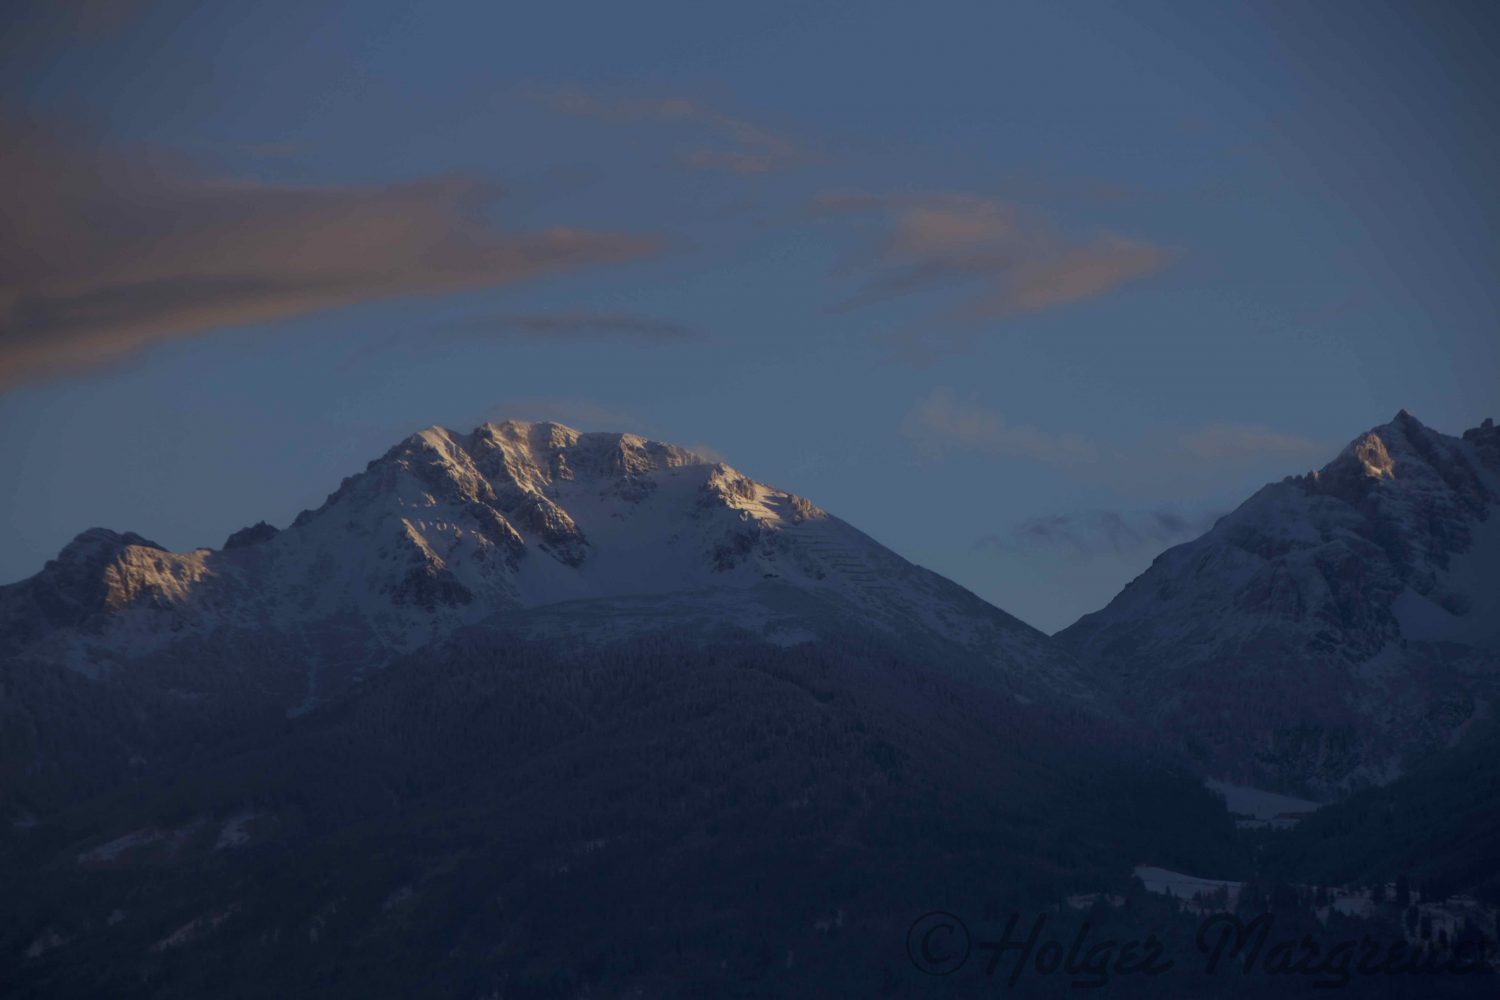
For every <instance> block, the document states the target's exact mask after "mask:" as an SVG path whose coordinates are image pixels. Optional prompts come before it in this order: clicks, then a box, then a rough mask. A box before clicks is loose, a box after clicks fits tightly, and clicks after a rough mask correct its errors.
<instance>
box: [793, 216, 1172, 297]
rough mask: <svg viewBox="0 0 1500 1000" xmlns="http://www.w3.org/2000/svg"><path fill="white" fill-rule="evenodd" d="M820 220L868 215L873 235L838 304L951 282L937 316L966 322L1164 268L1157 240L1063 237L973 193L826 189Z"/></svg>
mask: <svg viewBox="0 0 1500 1000" xmlns="http://www.w3.org/2000/svg"><path fill="white" fill-rule="evenodd" d="M814 211H815V213H816V214H817V215H820V216H823V217H848V218H855V219H862V220H865V221H866V222H867V223H868V221H869V220H874V227H875V229H876V234H875V235H874V237H873V238H869V239H867V244H866V246H865V248H864V250H863V251H862V253H861V254H860V256H859V258H858V260H857V261H856V266H855V268H854V270H856V271H858V272H860V273H861V274H862V275H863V278H862V281H861V285H860V287H859V288H858V289H857V290H856V291H855V292H854V293H853V294H852V295H851V296H849V297H848V298H847V299H846V300H845V301H844V302H843V303H842V307H844V308H857V307H860V306H864V305H868V304H870V303H872V302H877V301H881V300H884V299H889V298H893V297H896V296H903V295H910V294H913V293H916V292H926V291H930V290H933V289H938V288H945V287H946V288H961V289H963V290H964V293H963V294H961V295H960V296H958V298H957V301H956V304H954V305H953V306H952V307H951V308H949V309H948V311H947V312H946V314H945V315H944V316H943V320H944V321H945V322H947V323H949V324H957V325H970V326H971V325H973V324H976V323H980V322H984V321H989V320H994V319H1000V318H1005V317H1009V316H1015V315H1019V314H1023V313H1030V312H1037V311H1040V310H1043V309H1050V308H1054V307H1057V306H1062V305H1067V304H1069V303H1073V302H1080V301H1083V300H1085V299H1091V298H1096V297H1098V296H1101V295H1104V294H1107V293H1108V292H1111V291H1113V290H1114V289H1116V288H1118V287H1120V286H1121V285H1123V284H1125V283H1127V282H1129V281H1133V280H1136V279H1138V278H1142V277H1145V276H1147V275H1150V274H1153V273H1155V272H1157V271H1159V270H1161V269H1162V268H1163V267H1165V266H1166V265H1167V263H1168V261H1169V260H1170V254H1169V253H1168V252H1167V251H1166V250H1164V249H1162V248H1161V247H1158V246H1155V245H1154V244H1151V243H1148V242H1145V241H1143V240H1139V239H1134V238H1131V237H1127V236H1122V235H1120V234H1118V233H1111V232H1098V233H1094V234H1092V235H1089V236H1075V235H1071V234H1066V233H1064V232H1063V231H1062V230H1060V229H1059V228H1058V227H1057V226H1056V225H1054V224H1053V223H1052V222H1051V221H1050V220H1049V219H1047V218H1046V217H1045V216H1043V215H1041V214H1039V213H1037V212H1035V211H1033V210H1028V209H1023V208H1022V207H1020V206H1018V205H1015V204H1012V203H1009V202H1005V201H1000V200H998V199H994V198H986V197H982V196H979V195H973V194H961V193H960V194H917V195H894V196H890V195H871V194H866V193H862V192H831V193H826V194H824V195H822V196H820V197H819V198H818V199H816V201H815V202H814Z"/></svg>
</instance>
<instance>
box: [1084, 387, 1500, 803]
mask: <svg viewBox="0 0 1500 1000" xmlns="http://www.w3.org/2000/svg"><path fill="white" fill-rule="evenodd" d="M1497 514H1500V434H1497V432H1496V429H1495V427H1494V425H1493V423H1492V422H1491V421H1486V422H1485V423H1484V424H1483V425H1481V426H1480V427H1477V428H1474V429H1472V430H1470V431H1468V432H1466V433H1465V434H1464V435H1463V437H1462V438H1456V437H1451V436H1448V435H1445V434H1441V433H1438V432H1436V431H1433V430H1431V429H1430V428H1428V427H1425V426H1424V425H1423V424H1422V423H1421V422H1420V421H1418V420H1417V419H1416V417H1414V416H1412V415H1411V414H1410V413H1408V412H1407V411H1405V410H1402V411H1401V412H1400V413H1398V414H1397V415H1396V417H1395V418H1394V419H1393V420H1391V421H1390V422H1389V423H1386V424H1383V425H1381V426H1379V427H1375V428H1372V429H1371V430H1370V431H1368V432H1366V433H1364V434H1361V435H1359V436H1358V437H1356V438H1355V439H1354V440H1353V441H1352V442H1350V444H1349V445H1348V446H1347V447H1345V448H1344V449H1343V450H1342V451H1341V452H1340V453H1339V455H1338V456H1337V457H1335V458H1334V459H1333V461H1331V462H1329V463H1328V464H1327V465H1325V466H1323V467H1322V468H1321V469H1319V470H1317V471H1316V472H1312V473H1309V474H1307V475H1302V476H1291V477H1288V478H1287V479H1285V480H1283V481H1282V482H1279V483H1273V484H1271V485H1268V486H1266V487H1264V488H1262V489H1261V490H1260V491H1259V492H1257V493H1256V494H1255V495H1254V496H1252V497H1251V498H1250V499H1249V500H1247V501H1246V502H1245V503H1244V504H1242V505H1241V506H1240V507H1239V508H1238V509H1236V510H1235V511H1233V512H1232V513H1230V514H1228V515H1226V516H1225V517H1223V518H1221V519H1220V520H1219V521H1218V523H1217V524H1215V526H1214V527H1213V528H1212V530H1210V531H1209V532H1208V533H1207V534H1205V535H1203V536H1202V537H1200V538H1198V539H1195V540H1194V541H1191V542H1188V543H1186V544H1184V545H1179V546H1177V547H1175V548H1172V549H1169V550H1168V551H1166V552H1164V553H1163V554H1162V555H1161V556H1159V557H1158V558H1157V559H1156V561H1155V562H1154V563H1153V564H1152V566H1151V568H1150V569H1148V570H1147V571H1146V572H1145V573H1143V574H1142V575H1141V576H1140V577H1138V578H1137V579H1135V580H1134V581H1132V582H1131V583H1130V584H1129V585H1128V586H1127V587H1126V588H1125V589H1124V590H1123V591H1121V593H1120V594H1119V595H1118V596H1117V597H1116V598H1115V599H1114V600H1113V601H1112V602H1110V604H1109V605H1108V606H1107V607H1106V608H1104V609H1102V610H1100V611H1098V612H1095V613H1093V614H1090V615H1086V616H1084V617H1083V618H1082V619H1080V620H1079V621H1078V622H1077V623H1075V624H1074V625H1072V626H1070V627H1069V628H1067V629H1065V630H1063V632H1061V633H1059V638H1060V639H1061V640H1062V641H1063V642H1064V643H1065V644H1066V645H1068V646H1069V647H1070V648H1071V649H1073V650H1074V651H1075V652H1076V653H1077V654H1078V655H1079V656H1080V658H1082V659H1083V660H1084V661H1085V662H1086V663H1087V664H1089V665H1091V666H1092V668H1093V669H1094V670H1095V671H1097V676H1098V677H1099V678H1100V680H1101V682H1102V683H1106V684H1110V685H1112V686H1114V687H1115V688H1116V690H1117V692H1118V693H1119V696H1120V697H1121V698H1122V699H1124V700H1125V701H1127V702H1129V703H1131V704H1132V705H1133V706H1134V710H1135V711H1137V712H1139V713H1140V714H1142V715H1144V716H1147V717H1149V718H1150V719H1151V721H1152V722H1153V723H1154V724H1157V725H1162V726H1165V727H1167V728H1169V729H1176V730H1179V731H1180V732H1181V734H1182V735H1183V737H1184V739H1186V740H1187V741H1188V743H1189V745H1190V747H1191V748H1192V749H1193V751H1194V752H1195V753H1197V754H1198V755H1199V756H1200V757H1202V758H1203V759H1204V760H1205V762H1206V763H1207V766H1209V767H1210V769H1214V770H1217V771H1218V772H1220V774H1221V775H1222V776H1224V777H1228V778H1232V779H1240V780H1244V781H1247V782H1250V783H1255V782H1261V783H1263V784H1271V785H1277V786H1280V787H1284V788H1288V789H1298V788H1300V789H1303V790H1311V791H1314V792H1319V793H1328V792H1333V791H1337V790H1339V789H1343V788H1347V787H1351V786H1354V785H1358V784H1362V783H1368V782H1371V781H1379V780H1384V779H1385V778H1388V777H1390V776H1393V775H1394V774H1396V773H1398V772H1399V771H1400V770H1401V768H1402V767H1403V766H1405V765H1406V764H1408V763H1409V762H1410V761H1411V760H1412V759H1414V758H1415V757H1416V756H1420V754H1421V753H1423V752H1425V751H1427V750H1430V749H1432V748H1434V747H1436V746H1440V745H1442V744H1444V743H1445V742H1446V741H1447V740H1449V739H1450V738H1452V736H1453V734H1454V733H1455V732H1457V731H1459V730H1460V729H1461V727H1462V726H1463V725H1465V724H1466V723H1467V721H1468V720H1470V719H1473V718H1476V717H1478V716H1479V715H1482V714H1484V713H1486V712H1488V711H1490V708H1489V707H1488V706H1489V703H1490V701H1491V700H1492V699H1493V698H1494V697H1496V694H1497V692H1496V686H1497V681H1500V658H1497V653H1500V632H1497V631H1496V628H1495V626H1494V625H1493V623H1494V622H1495V621H1496V620H1497V618H1496V616H1497V615H1500V577H1497V575H1496V574H1497V572H1500V516H1497Z"/></svg>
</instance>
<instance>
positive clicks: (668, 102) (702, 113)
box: [545, 88, 810, 174]
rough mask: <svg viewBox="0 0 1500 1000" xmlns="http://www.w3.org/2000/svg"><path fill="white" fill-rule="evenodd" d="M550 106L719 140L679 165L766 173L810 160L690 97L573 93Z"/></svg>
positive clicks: (787, 143)
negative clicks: (680, 127)
mask: <svg viewBox="0 0 1500 1000" xmlns="http://www.w3.org/2000/svg"><path fill="white" fill-rule="evenodd" d="M545 101H546V103H547V105H548V106H549V107H550V108H552V110H554V111H557V112H560V113H562V114H566V115H575V116H578V117H582V118H596V119H599V120H601V121H616V122H642V121H656V122H676V123H681V124H687V125H694V126H697V127H698V128H699V130H700V131H701V132H703V133H705V134H706V135H708V136H713V137H716V138H717V140H718V142H717V143H716V144H715V145H710V146H701V147H697V148H693V149H687V150H684V151H682V152H681V153H680V154H679V156H678V161H679V162H680V163H682V164H683V165H684V166H688V167H696V168H700V169H708V170H728V171H732V172H734V173H737V174H763V173H769V172H771V171H773V170H783V169H786V168H787V167H792V166H796V165H797V164H799V163H803V162H806V161H807V160H808V159H810V156H809V154H808V153H807V151H806V150H804V149H803V148H802V147H801V146H799V145H798V144H797V143H795V142H793V141H792V140H791V139H788V138H787V137H786V136H783V135H780V134H778V133H776V132H772V131H770V130H769V129H765V128H762V127H761V126H759V125H756V124H754V123H752V122H748V121H746V120H744V119H743V118H735V117H734V116H732V115H727V114H724V113H723V112H720V111H716V110H714V109H713V108H710V107H708V106H706V105H704V104H702V103H700V102H698V101H692V100H688V99H687V98H682V97H669V98H655V99H646V100H619V101H604V100H601V99H599V98H598V97H595V96H594V95H592V94H590V93H588V92H587V91H584V90H579V89H577V88H572V89H568V90H564V91H561V92H559V93H555V94H550V95H547V97H546V98H545Z"/></svg>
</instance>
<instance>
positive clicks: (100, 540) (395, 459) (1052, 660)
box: [0, 422, 1090, 808]
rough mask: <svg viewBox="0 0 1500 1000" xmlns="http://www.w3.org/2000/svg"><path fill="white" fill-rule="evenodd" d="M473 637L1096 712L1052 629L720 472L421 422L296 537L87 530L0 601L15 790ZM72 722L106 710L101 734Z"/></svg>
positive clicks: (6, 781) (6, 778)
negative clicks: (166, 538) (79, 730)
mask: <svg viewBox="0 0 1500 1000" xmlns="http://www.w3.org/2000/svg"><path fill="white" fill-rule="evenodd" d="M480 625H484V626H486V627H489V628H494V629H501V630H504V631H505V632H507V633H509V634H511V635H513V636H514V637H516V638H517V639H528V640H545V641H547V642H550V643H552V644H554V645H567V644H572V645H575V646H578V647H579V648H588V647H590V646H592V645H596V644H598V643H601V642H609V641H618V640H622V639H625V638H628V637H630V636H635V635H641V634H647V633H651V632H654V631H660V630H664V629H670V630H672V632H673V633H674V634H675V635H677V636H678V637H679V638H680V637H683V636H686V635H698V636H701V637H703V638H705V639H707V638H709V637H712V636H716V635H722V634H723V633H724V632H725V630H733V631H735V632H737V633H741V634H744V635H748V636H751V637H754V639H755V641H759V642H765V643H769V644H774V645H782V646H786V645H791V644H796V643H799V642H804V641H808V640H812V639H815V638H819V637H822V638H825V639H826V638H829V637H831V636H834V635H839V634H844V633H851V632H852V633H859V634H876V635H883V636H886V637H887V641H888V642H889V643H891V644H893V645H900V646H905V647H907V648H915V649H921V650H922V651H923V652H922V655H923V656H924V658H926V659H927V660H928V662H929V663H930V664H931V665H932V666H933V667H934V669H942V670H947V671H949V672H952V673H954V674H956V675H962V676H964V677H966V678H968V679H971V680H974V681H976V682H978V683H980V684H982V685H984V686H986V687H989V688H991V689H994V690H997V691H1000V692H1002V693H1004V694H1006V695H1007V696H1009V697H1013V698H1016V699H1020V700H1023V701H1032V700H1043V701H1046V700H1057V699H1063V700H1068V701H1071V702H1075V703H1079V704H1085V703H1088V702H1089V701H1090V696H1089V695H1088V693H1087V692H1086V691H1085V690H1084V689H1083V688H1082V686H1081V685H1080V684H1079V682H1078V677H1077V670H1076V666H1075V664H1074V663H1073V661H1072V659H1071V657H1069V656H1068V655H1067V654H1065V653H1063V652H1062V651H1061V650H1060V649H1058V648H1057V647H1056V646H1055V645H1054V644H1053V643H1051V642H1050V640H1049V639H1048V638H1047V637H1046V636H1045V635H1043V634H1042V633H1040V632H1038V631H1036V630H1035V629H1032V628H1031V627H1029V626H1027V625H1025V624H1023V623H1022V622H1020V621H1018V620H1016V619H1015V618H1012V617H1011V616H1009V615H1007V614H1005V613H1004V612H1002V611H1000V610H998V609H996V608H994V607H993V606H991V605H989V604H987V603H986V602H984V601H982V600H980V599H979V598H977V597H975V596H974V595H973V594H971V593H969V592H968V591H966V590H964V589H962V588H961V587H958V586H957V585H955V584H953V583H951V582H949V581H947V580H945V579H944V578H942V577H940V576H938V575H937V574H935V573H931V572H929V571H927V570H924V569H921V568H920V567H917V566H914V565H912V564H911V563H908V562H907V561H906V560H904V559H902V558H900V557H899V556H897V555H895V554H894V553H892V552H891V551H889V550H888V549H886V548H884V547H883V546H881V545H879V544H878V543H876V542H875V541H873V540H872V539H870V538H869V537H868V536H866V535H864V534H863V533H861V532H859V531H857V530H856V529H854V528H852V527H851V526H849V525H848V524H846V523H844V522H843V521H841V520H839V519H838V518H835V517H832V516H830V515H829V514H827V513H825V512H824V511H822V510H820V509H819V508H817V507H815V506H814V505H812V504H811V503H809V502H808V501H806V500H804V499H802V498H800V497H797V496H794V495H792V494H790V493H787V492H785V491H782V490H778V489H775V488H772V487H770V486H766V485H764V484H761V483H757V482H755V481H753V480H751V479H749V478H747V477H745V476H744V475H741V474H740V473H738V472H736V471H735V470H734V469H732V468H730V467H729V466H727V465H724V464H722V463H720V462H714V461H710V460H707V459H704V458H702V457H700V456H698V455H696V454H694V453H692V452H690V451H687V450H684V449H682V448H677V447H674V446H672V445H667V444H661V443H657V442H654V441H647V440H645V439H642V438H640V437H636V436H634V435H630V434H580V433H579V432H577V431H575V430H572V429H570V428H567V427H563V426H561V425H559V424H553V423H536V424H530V423H520V422H506V423H501V424H485V425H483V426H481V427H479V428H477V429H476V430H474V431H473V432H472V433H469V434H459V433H455V432H452V431H448V430H444V429H442V428H430V429H428V430H426V431H423V432H421V433H418V434H415V435H412V436H411V437H409V438H407V439H406V440H404V441H402V442H400V443H399V444H397V445H396V446H395V447H393V448H391V449H390V450H389V451H388V452H387V453H386V454H385V455H383V456H382V457H380V458H379V459H376V460H375V461H373V462H371V463H370V464H369V466H368V467H367V468H366V469H365V471H364V472H362V473H360V474H359V475H356V476H353V477H351V478H348V479H346V480H344V482H343V483H342V485H341V486H340V487H339V488H338V490H337V491H335V492H334V493H333V494H332V495H331V496H330V497H329V498H328V499H327V501H326V502H325V503H324V504H323V505H322V506H321V507H319V508H317V509H316V510H312V511H306V512H304V513H302V514H301V515H299V516H298V517H297V518H296V520H295V521H294V522H293V523H292V524H291V525H290V526H289V527H288V528H286V529H285V530H281V531H278V530H276V529H275V528H272V527H271V526H269V525H266V524H264V523H262V524H258V525H255V526H253V527H251V528H246V529H244V530H242V531H238V532H236V533H234V534H233V535H231V536H230V538H229V539H228V540H227V541H226V543H225V544H224V546H223V547H222V548H221V549H218V550H213V549H197V550H194V551H192V552H180V553H174V552H168V551H166V550H165V549H163V548H162V547H161V546H159V545H156V544H155V543H153V542H151V541H148V540H147V539H145V538H142V537H140V536H139V535H134V534H128V533H116V532H112V531H107V530H103V529H92V530H90V531H86V532H84V533H83V534H81V535H79V536H78V538H76V539H75V540H74V541H73V542H72V543H70V544H69V545H68V546H67V547H66V548H64V549H63V551H62V552H61V553H60V554H59V555H58V557H57V558H56V559H55V560H53V561H52V562H49V563H48V564H47V566H46V567H45V568H44V569H43V570H42V571H41V572H40V573H38V574H37V575H36V576H34V577H32V578H30V579H28V580H24V581H22V582H20V583H17V584H14V585H11V586H7V587H3V588H0V664H3V670H4V674H3V679H4V681H5V684H6V690H7V691H8V692H9V697H8V698H7V699H6V700H5V701H4V702H3V703H0V712H3V715H0V718H9V719H10V720H11V722H10V725H9V727H8V728H9V733H10V735H9V741H10V750H9V752H8V754H7V758H8V760H9V763H10V766H8V767H6V768H5V769H3V770H0V792H4V791H6V790H10V791H14V792H25V793H26V794H27V795H29V796H30V798H31V799H32V800H34V804H33V806H31V807H29V808H40V807H43V806H45V804H46V802H47V801H51V800H55V799H58V795H59V792H58V789H59V788H61V787H65V786H66V785H67V784H68V783H69V782H70V781H72V780H74V777H78V776H86V780H85V785H86V787H87V788H89V789H99V788H103V787H107V786H108V785H109V784H110V783H112V782H114V781H117V780H120V779H121V778H123V777H126V776H130V775H134V774H138V773H139V772H140V771H141V770H142V769H148V768H150V767H151V766H153V763H154V762H155V761H157V760H158V759H161V758H163V757H170V756H172V755H174V754H178V753H180V752H181V747H182V746H187V747H193V746H201V745H205V744H207V743H212V742H214V741H216V740H218V739H220V738H221V737H222V735H223V734H224V733H227V732H232V731H238V730H241V729H243V728H244V727H245V726H247V725H265V724H272V723H274V720H275V719H277V718H281V717H283V716H285V715H287V714H297V713H300V712H305V711H307V710H309V709H310V708H312V707H314V706H316V705H318V704H320V703H326V702H329V701H331V700H336V699H337V698H338V697H339V696H340V695H341V694H342V693H344V692H346V691H348V690H349V689H350V687H351V686H352V685H354V684H356V683H357V682H358V681H359V680H360V679H362V678H364V677H366V676H368V675H370V674H371V673H372V672H374V671H376V670H378V669H380V668H381V667H383V666H384V665H386V664H388V663H390V662H392V661H393V660H394V659H396V658H398V657H400V656H403V655H407V654H410V653H412V652H414V651H417V650H420V649H423V648H426V647H428V646H430V645H432V644H433V643H436V642H440V641H442V640H444V639H446V638H449V637H452V636H454V635H456V634H458V633H459V632H461V631H462V630H463V629H466V628H472V627H477V626H480ZM101 700H102V702H104V704H101V703H100V702H101ZM80 706H88V707H87V709H86V710H85V709H82V708H80ZM73 711H85V712H86V714H90V715H92V716H94V717H96V718H98V719H100V720H106V721H103V722H101V723H96V724H95V726H94V727H92V728H94V729H95V730H97V732H96V733H95V734H94V735H93V736H91V737H90V740H89V741H87V745H86V746H80V745H78V741H77V740H75V739H73V738H72V737H71V736H70V735H69V732H68V723H67V721H66V720H67V713H69V712H73ZM59 713H61V714H59ZM173 738H176V740H177V744H178V745H177V746H175V747H169V746H168V745H167V742H168V741H170V740H171V739H173ZM23 762H24V763H23ZM70 775H73V776H74V777H70ZM78 780H84V778H83V777H78Z"/></svg>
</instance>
